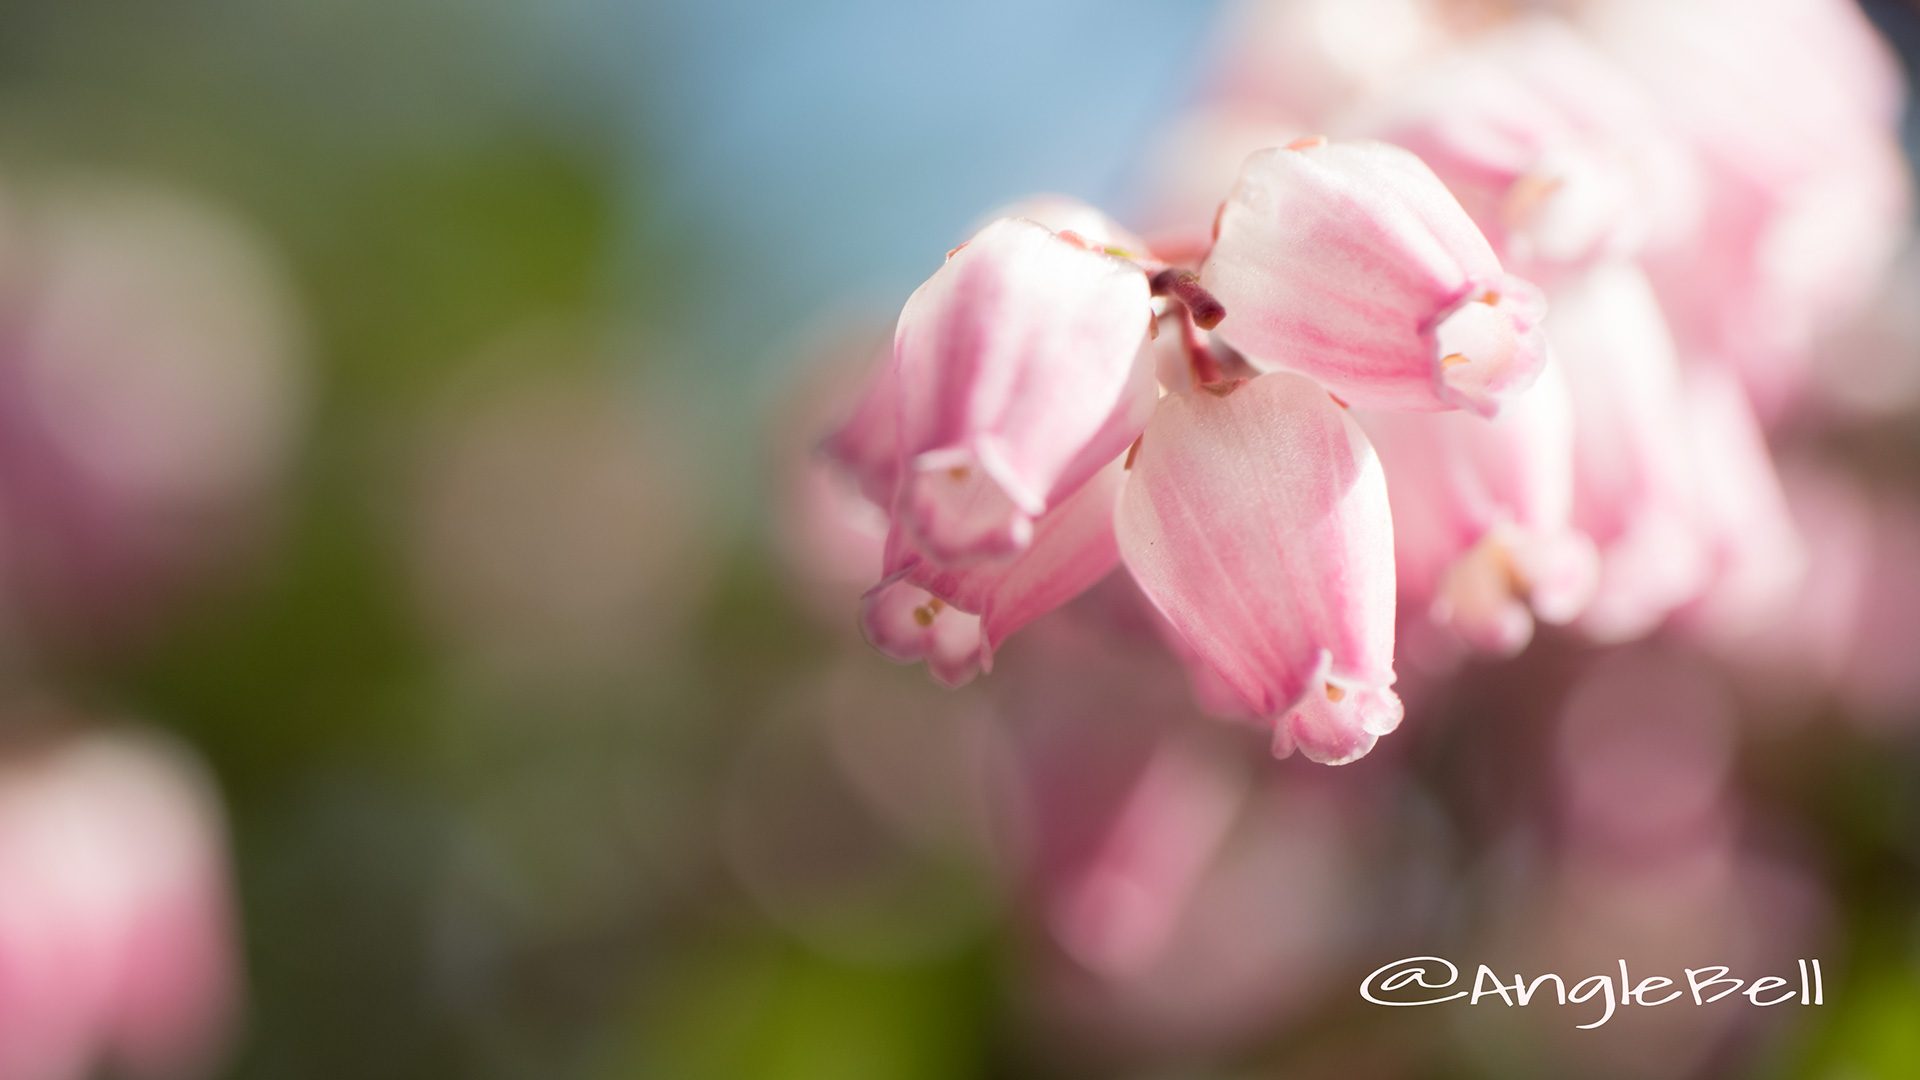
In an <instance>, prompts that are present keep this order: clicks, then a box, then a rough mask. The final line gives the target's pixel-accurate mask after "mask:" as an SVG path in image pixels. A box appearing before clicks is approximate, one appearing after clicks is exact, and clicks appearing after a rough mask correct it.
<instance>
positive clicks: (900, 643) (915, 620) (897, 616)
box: [860, 576, 981, 689]
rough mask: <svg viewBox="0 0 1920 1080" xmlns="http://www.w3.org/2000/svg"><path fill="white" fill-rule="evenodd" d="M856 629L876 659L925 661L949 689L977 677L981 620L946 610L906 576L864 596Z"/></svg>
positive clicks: (908, 662) (968, 613)
mask: <svg viewBox="0 0 1920 1080" xmlns="http://www.w3.org/2000/svg"><path fill="white" fill-rule="evenodd" d="M860 628H861V630H863V631H864V632H865V633H866V635H867V642H868V643H869V644H871V645H872V646H873V647H874V648H875V649H876V650H878V651H879V653H880V655H882V656H884V657H886V658H887V659H889V660H892V661H894V662H896V663H901V664H915V663H919V662H921V661H923V660H924V661H925V662H926V665H927V673H928V674H930V675H932V676H933V679H934V681H935V682H937V683H939V684H940V685H942V686H945V687H947V688H948V689H953V688H956V687H961V686H965V685H966V684H967V683H970V682H972V681H973V677H974V676H975V675H978V674H980V662H981V661H980V616H979V615H977V614H974V613H972V612H967V611H961V610H959V609H958V608H955V607H952V606H950V605H949V604H948V603H947V602H946V601H945V600H942V599H940V598H939V597H937V596H935V595H933V594H932V593H930V592H928V591H927V590H925V589H922V588H921V587H919V586H918V585H915V584H914V583H913V582H911V581H908V580H906V578H905V577H904V576H900V577H894V578H889V579H887V580H886V581H883V582H881V583H880V584H878V585H876V586H874V587H873V588H872V589H871V590H869V591H868V592H867V595H866V598H865V599H864V600H863V601H862V603H861V608H860Z"/></svg>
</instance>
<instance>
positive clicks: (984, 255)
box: [893, 218, 1154, 564]
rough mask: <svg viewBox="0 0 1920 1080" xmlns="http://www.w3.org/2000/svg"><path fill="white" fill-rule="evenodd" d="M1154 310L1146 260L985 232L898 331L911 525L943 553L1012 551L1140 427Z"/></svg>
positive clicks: (922, 542) (919, 541) (970, 556)
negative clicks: (1145, 347)
mask: <svg viewBox="0 0 1920 1080" xmlns="http://www.w3.org/2000/svg"><path fill="white" fill-rule="evenodd" d="M1151 317H1152V307H1151V304H1150V297H1149V294H1148V288H1147V279H1146V275H1145V274H1144V273H1142V272H1141V270H1140V268H1139V267H1138V266H1136V265H1135V264H1133V263H1131V262H1128V261H1126V260H1124V259H1120V258H1116V257H1113V256H1110V255H1107V254H1104V253H1102V252H1099V251H1094V250H1090V249H1089V248H1087V247H1085V246H1082V244H1080V243H1076V242H1074V240H1072V239H1068V238H1064V237H1063V236H1062V235H1061V234H1057V233H1054V232H1052V231H1050V230H1048V229H1046V228H1045V227H1043V226H1041V225H1038V224H1035V223H1033V222H1031V221H1024V220H1020V219H1017V218H1005V219H1002V220H999V221H996V222H994V223H992V224H990V225H988V226H987V227H986V228H984V229H982V230H981V231H980V232H979V233H977V234H976V235H975V236H974V238H973V239H972V240H970V241H969V242H967V243H966V244H964V245H962V246H961V247H960V248H959V249H957V250H956V251H955V252H954V253H953V254H952V255H950V256H949V257H948V259H947V262H946V265H944V266H942V267H941V268H940V270H939V271H938V272H937V273H935V274H934V275H933V277H932V278H930V279H929V280H928V281H927V282H926V284H924V285H922V286H921V287H920V288H919V290H918V291H916V292H915V293H914V294H913V296H912V298H910V299H909V300H908V301H907V305H906V308H905V310H903V311H902V312H901V313H900V325H899V329H898V331H897V333H896V335H895V338H894V372H893V377H894V378H895V379H896V380H897V382H898V389H897V391H896V393H897V395H898V399H899V418H900V419H899V422H900V429H899V439H900V463H901V477H900V481H899V491H898V494H897V501H896V503H895V506H894V514H895V520H896V523H897V524H899V525H900V526H902V527H903V528H904V529H905V530H906V531H907V534H908V536H909V537H910V538H911V540H912V542H913V544H914V546H916V547H917V548H919V549H920V550H921V551H922V552H924V553H925V554H926V556H927V557H928V558H930V559H933V560H934V561H937V562H942V563H950V564H960V563H965V562H968V561H973V560H979V559H988V558H1005V557H1007V556H1010V555H1013V554H1015V553H1017V552H1019V551H1021V550H1022V549H1024V548H1025V547H1026V546H1027V545H1028V544H1029V543H1031V542H1032V539H1033V533H1034V522H1035V521H1036V520H1037V519H1038V518H1039V517H1040V516H1041V515H1043V514H1045V513H1046V512H1047V511H1048V510H1050V509H1052V508H1053V507H1055V506H1058V505H1060V504H1061V503H1063V502H1065V501H1066V500H1067V498H1068V497H1070V496H1071V495H1072V494H1073V493H1074V492H1075V491H1077V490H1078V489H1079V487H1080V485H1081V484H1083V483H1085V482H1086V481H1087V479H1088V478H1090V477H1091V476H1092V475H1093V474H1094V473H1096V472H1098V471H1099V469H1100V468H1101V467H1102V466H1104V465H1106V464H1107V463H1108V462H1109V461H1112V460H1113V459H1114V458H1116V457H1118V456H1119V455H1120V453H1121V452H1122V451H1124V450H1125V449H1126V448H1127V446H1128V444H1129V443H1131V442H1132V441H1133V440H1134V438H1135V437H1136V436H1137V435H1138V434H1139V433H1140V429H1141V427H1142V425H1143V424H1144V423H1145V418H1146V413H1147V411H1148V410H1150V409H1151V408H1152V405H1153V400H1154V388H1153V376H1152V372H1151V370H1150V369H1149V368H1148V366H1147V365H1146V364H1144V363H1143V362H1141V356H1140V354H1141V345H1142V343H1143V342H1144V341H1145V340H1146V332H1147V324H1148V321H1149V319H1150V318H1151Z"/></svg>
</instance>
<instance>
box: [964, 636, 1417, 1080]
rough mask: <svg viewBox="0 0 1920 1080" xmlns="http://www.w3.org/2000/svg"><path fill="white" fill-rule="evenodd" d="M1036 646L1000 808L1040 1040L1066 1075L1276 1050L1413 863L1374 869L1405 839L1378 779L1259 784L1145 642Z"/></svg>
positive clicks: (1251, 766) (1372, 932)
mask: <svg viewBox="0 0 1920 1080" xmlns="http://www.w3.org/2000/svg"><path fill="white" fill-rule="evenodd" d="M1099 614H1104V613H1097V614H1096V617H1095V618H1093V619H1091V620H1090V626H1097V627H1099V628H1101V629H1106V628H1109V627H1110V625H1111V620H1110V619H1107V618H1104V617H1098V615H1099ZM1049 625H1050V626H1053V627H1059V626H1060V625H1062V624H1061V623H1060V622H1057V621H1056V622H1054V623H1050V624H1049ZM1044 640H1045V647H1044V648H1036V649H1032V650H1027V651H1025V652H1023V654H1022V656H1021V657H1020V658H1019V659H1018V660H1017V661H1010V668H1011V670H1010V671H1009V672H1007V673H1006V674H1007V675H1008V676H1009V677H1010V678H1012V679H1013V680H1015V684H1014V685H1012V687H1011V689H1013V690H1014V694H1013V695H1012V696H1011V697H1010V699H1009V701H1010V704H1009V714H1008V716H1007V717H1006V726H1007V729H1008V734H1007V741H1008V743H1009V745H1010V746H1011V747H1012V748H1013V753H1012V754H1011V755H1010V756H1009V757H1008V759H1007V765H1008V766H1009V772H1008V776H1007V779H1008V781H1009V783H1008V784H1007V785H1005V786H1004V787H1003V788H1000V789H996V790H997V794H996V801H997V802H999V803H1000V804H1002V807H1003V812H1004V815H1005V817H1006V819H1007V821H1008V829H1007V830H1006V835H1007V836H1008V842H1009V849H1010V851H1011V853H1012V854H1013V855H1014V857H1015V858H1014V866H1015V869H1016V872H1017V873H1018V874H1019V880H1021V881H1023V882H1024V883H1025V885H1026V889H1025V900H1026V902H1027V907H1028V914H1029V918H1030V921H1031V924H1032V926H1033V929H1034V931H1035V938H1036V940H1035V941H1034V943H1033V946H1034V947H1033V948H1031V949H1029V950H1026V951H1025V964H1026V965H1027V970H1028V971H1029V972H1030V973H1031V974H1030V977H1028V978H1026V979H1023V980H1022V984H1021V985H1022V989H1023V994H1022V998H1023V999H1024V1000H1022V1001H1021V1002H1020V1004H1022V1005H1023V1006H1025V1007H1026V1009H1027V1010H1028V1011H1029V1012H1030V1014H1031V1016H1032V1018H1033V1020H1034V1021H1035V1022H1037V1023H1038V1024H1039V1025H1041V1026H1042V1029H1043V1030H1044V1031H1046V1032H1047V1033H1048V1034H1049V1035H1051V1036H1052V1037H1053V1038H1052V1039H1051V1040H1050V1041H1052V1042H1053V1043H1054V1044H1055V1045H1056V1046H1058V1047H1061V1051H1060V1052H1061V1053H1062V1055H1063V1056H1066V1057H1069V1058H1070V1059H1071V1060H1072V1061H1073V1062H1074V1063H1075V1064H1076V1065H1077V1066H1079V1067H1080V1070H1086V1071H1093V1072H1098V1073H1103V1074H1104V1073H1108V1072H1112V1071H1114V1069H1115V1068H1116V1067H1117V1066H1118V1064H1119V1063H1120V1062H1123V1061H1124V1062H1125V1063H1127V1065H1128V1066H1129V1067H1132V1068H1136V1069H1137V1068H1139V1067H1140V1066H1141V1065H1142V1064H1143V1063H1146V1062H1152V1061H1158V1060H1162V1059H1165V1060H1168V1061H1177V1060H1190V1059H1191V1057H1192V1056H1193V1055H1195V1054H1202V1055H1208V1056H1212V1055H1218V1054H1220V1053H1222V1052H1223V1051H1226V1050H1229V1049H1231V1048H1233V1047H1235V1046H1238V1045H1242V1044H1244V1043H1246V1042H1248V1041H1251V1040H1254V1039H1259V1038H1263V1037H1267V1038H1270V1037H1272V1036H1273V1035H1274V1034H1276V1032H1277V1031H1279V1030H1280V1029H1282V1028H1283V1027H1284V1026H1285V1025H1287V1024H1289V1023H1292V1022H1294V1021H1296V1020H1297V1019H1298V1018H1300V1017H1301V1016H1302V1014H1303V1013H1305V1012H1306V1011H1307V1010H1308V1009H1310V1008H1312V1007H1313V1006H1314V1005H1315V1004H1317V1003H1319V1002H1320V1001H1321V1000H1322V999H1323V998H1325V997H1328V996H1331V995H1333V994H1344V993H1346V992H1347V991H1346V990H1345V985H1344V980H1340V981H1338V982H1336V981H1335V980H1334V979H1333V977H1332V976H1333V973H1334V972H1337V971H1339V970H1341V969H1342V966H1343V965H1345V964H1347V963H1349V962H1351V961H1352V958H1353V955H1354V951H1355V950H1357V949H1360V948H1363V947H1368V946H1372V945H1377V944H1378V940H1379V939H1378V935H1377V933H1376V931H1377V930H1378V929H1379V928H1380V927H1381V926H1382V925H1383V921H1384V918H1385V911H1386V909H1387V908H1388V907H1390V906H1391V904H1392V901H1389V900H1387V898H1388V897H1399V896H1402V895H1404V891H1403V890H1404V889H1406V888H1407V887H1408V886H1410V885H1411V884H1412V883H1413V881H1414V879H1416V878H1417V877H1418V872H1417V871H1415V870H1414V868H1415V867H1416V866H1418V865H1419V864H1421V862H1422V860H1421V859H1419V858H1418V857H1415V858H1397V857H1389V856H1387V854H1386V853H1385V852H1383V851H1382V850H1381V847H1380V845H1381V842H1382V840H1383V839H1385V838H1386V837H1389V836H1404V835H1405V834H1406V830H1405V828H1404V824H1405V823H1396V824H1395V827H1393V828H1387V827H1384V823H1383V818H1384V817H1385V813H1386V811H1387V810H1388V809H1389V806H1388V802H1387V800H1385V799H1383V798H1381V797H1380V796H1382V795H1384V794H1386V793H1388V792H1391V791H1393V790H1394V787H1393V783H1392V774H1385V775H1383V774H1381V773H1379V772H1377V771H1376V772H1372V773H1361V774H1357V775H1342V776H1341V777H1339V778H1338V779H1334V778H1330V777H1324V776H1320V775H1312V774H1308V773H1302V772H1297V771H1296V772H1288V773H1286V774H1285V775H1281V774H1277V773H1274V774H1270V773H1269V771H1268V770H1266V769H1264V768H1262V767H1260V763H1259V762H1258V761H1257V760H1256V758H1255V756H1254V753H1253V752H1254V751H1255V750H1256V748H1255V747H1253V746H1251V745H1249V744H1248V743H1247V742H1246V741H1245V740H1244V739H1243V738H1241V737H1240V733H1239V732H1236V731H1235V730H1234V729H1233V728H1223V727H1220V726H1218V725H1210V724H1205V723H1201V722H1198V721H1197V720H1195V719H1194V718H1193V717H1192V716H1191V713H1190V710H1189V708H1188V707H1187V706H1186V705H1185V703H1183V702H1181V701H1180V700H1179V699H1178V695H1179V693H1180V688H1179V685H1178V678H1177V671H1176V669H1175V668H1174V666H1173V665H1172V664H1171V663H1169V662H1168V659H1167V658H1166V657H1165V656H1164V655H1161V656H1159V657H1154V656H1153V655H1151V653H1150V652H1146V651H1144V649H1145V646H1146V643H1144V642H1140V641H1133V642H1131V643H1126V642H1118V641H1115V640H1112V639H1110V638H1100V637H1094V638H1092V639H1088V640H1074V639H1069V638H1068V637H1067V636H1066V635H1063V634H1060V633H1055V634H1053V635H1050V636H1047V637H1045V639H1044ZM1063 672H1064V673H1068V674H1069V675H1070V677H1069V678H1065V679H1063V678H1061V675H1062V673H1063ZM1023 677H1024V678H1028V679H1032V680H1034V682H1033V683H1032V684H1027V683H1020V682H1018V680H1020V679H1022V678H1023ZM1000 685H1008V684H1006V683H1002V684H1000ZM1373 767H1374V766H1373V763H1372V762H1369V763H1368V764H1367V765H1365V766H1359V767H1358V768H1363V769H1371V768H1373ZM1426 853H1427V854H1431V851H1430V850H1429V851H1427V852H1426ZM1382 868H1389V869H1387V870H1385V871H1383V870H1382ZM1383 873H1385V874H1390V875H1392V877H1393V883H1392V884H1391V885H1389V884H1387V883H1386V882H1383V881H1382V880H1381V875H1382V874H1383ZM1403 874H1404V875H1406V876H1405V877H1402V876H1401V875H1403ZM1069 1047H1070V1048H1071V1049H1067V1048H1069ZM1080 1070H1076V1071H1080Z"/></svg>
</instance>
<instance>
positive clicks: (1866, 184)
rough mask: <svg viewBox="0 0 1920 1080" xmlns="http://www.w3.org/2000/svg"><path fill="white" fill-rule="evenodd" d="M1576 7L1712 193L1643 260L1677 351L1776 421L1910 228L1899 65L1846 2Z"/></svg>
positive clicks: (1602, 2)
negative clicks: (1828, 337)
mask: <svg viewBox="0 0 1920 1080" xmlns="http://www.w3.org/2000/svg"><path fill="white" fill-rule="evenodd" d="M1577 8H1578V16H1579V23H1580V28H1581V29H1582V30H1583V31H1584V32H1585V33H1586V34H1587V35H1588V36H1589V38H1590V39H1591V40H1592V41H1594V42H1595V43H1596V44H1597V45H1598V46H1599V47H1600V48H1601V49H1602V50H1604V51H1606V52H1607V53H1608V54H1609V55H1610V56H1612V57H1613V58H1614V59H1615V60H1616V61H1617V62H1618V63H1619V64H1620V65H1621V66H1622V67H1623V68H1625V69H1627V70H1628V71H1630V72H1632V74H1633V75H1634V76H1635V77H1637V78H1638V79H1639V80H1640V81H1641V82H1642V83H1643V85H1645V86H1646V87H1647V89H1648V90H1649V92H1650V93H1651V94H1652V95H1653V96H1654V97H1655V98H1656V99H1657V100H1659V102H1660V103H1661V108H1662V112H1663V114H1664V115H1665V116H1666V118H1667V119H1668V120H1669V121H1670V122H1671V124H1672V126H1673V127H1674V128H1675V129H1676V130H1678V131H1680V132H1681V133H1682V134H1683V135H1684V137H1685V138H1686V140H1687V142H1688V145H1689V146H1690V147H1691V148H1692V150H1693V151H1694V154H1695V156H1696V158H1697V160H1698V162H1699V164H1700V167H1701V169H1702V174H1703V177H1704V180H1705V182H1706V184H1707V185H1708V190H1710V191H1711V193H1712V197H1711V198H1710V199H1708V200H1706V203H1705V206H1704V213H1703V214H1702V215H1701V219H1700V221H1699V222H1698V224H1697V226H1696V227H1695V228H1694V229H1693V230H1691V231H1688V232H1683V233H1678V234H1675V235H1673V236H1671V237H1669V241H1670V242H1669V243H1667V244H1666V245H1663V246H1662V247H1661V248H1660V250H1658V251H1657V252H1654V253H1651V254H1649V255H1648V257H1647V260H1646V262H1647V269H1648V272H1649V274H1650V275H1651V276H1652V278H1653V281H1654V283H1655V285H1656V286H1657V287H1658V290H1659V294H1660V297H1661V300H1662V302H1663V304H1664V305H1665V306H1666V311H1667V317H1668V320H1669V321H1670V323H1671V324H1672V326H1673V330H1674V334H1675V336H1676V338H1677V339H1678V341H1679V344H1680V347H1681V351H1682V354H1683V355H1685V356H1686V357H1687V358H1688V359H1689V360H1692V359H1695V358H1700V359H1711V360H1715V361H1717V362H1720V363H1723V364H1726V365H1727V366H1729V367H1731V368H1733V369H1734V370H1736V371H1738V372H1740V374H1741V377H1742V380H1743V382H1744V383H1745V384H1746V387H1747V390H1748V392H1749V394H1750V395H1751V396H1752V398H1753V400H1754V404H1755V407H1756V409H1757V410H1758V411H1759V413H1760V414H1761V416H1762V417H1763V418H1771V417H1773V416H1776V415H1778V414H1779V413H1780V412H1782V411H1783V410H1784V409H1785V408H1786V407H1788V406H1790V405H1791V404H1793V402H1794V399H1795V398H1796V397H1797V396H1798V394H1799V392H1800V391H1801V390H1803V389H1804V383H1805V381H1806V379H1807V378H1808V376H1809V373H1810V371H1811V368H1812V367H1813V364H1814V360H1815V356H1816V354H1815V352H1814V351H1813V350H1812V348H1811V346H1812V345H1814V344H1815V342H1816V339H1817V338H1818V336H1819V335H1820V334H1821V333H1822V332H1823V331H1825V330H1829V329H1831V328H1832V327H1834V326H1835V325H1837V324H1839V323H1841V322H1843V321H1844V320H1846V319H1847V318H1849V317H1851V316H1853V315H1854V314H1856V313H1857V312H1858V311H1859V310H1860V308H1861V307H1862V306H1863V304H1864V303H1865V302H1866V301H1867V300H1869V299H1870V298H1871V296H1872V292H1873V286H1874V283H1875V282H1876V281H1877V280H1878V279H1879V277H1880V275H1881V274H1882V273H1884V271H1885V270H1886V268H1887V266H1888V264H1889V263H1890V262H1891V260H1892V259H1893V257H1894V256H1895V255H1896V254H1897V252H1898V248H1899V244H1900V241H1901V239H1902V237H1904V235H1905V234H1906V232H1907V229H1906V220H1907V217H1908V214H1909V212H1910V203H1911V178H1910V176H1909V175H1908V169H1907V166H1906V163H1905V159H1904V157H1903V155H1902V154H1901V153H1900V146H1899V138H1898V128H1899V120H1898V118H1899V108H1900V102H1901V101H1903V100H1904V99H1905V96H1906V95H1905V88H1904V85H1903V79H1902V76H1901V72H1900V67H1899V64H1898V63H1897V61H1896V60H1895V58H1894V56H1893V54H1892V52H1891V50H1889V49H1888V48H1887V46H1886V43H1885V42H1884V41H1883V40H1882V39H1881V38H1880V35H1879V34H1878V33H1876V32H1875V31H1874V29H1873V27H1872V25H1871V23H1869V22H1868V20H1867V19H1866V18H1865V17H1864V15H1863V13H1862V12H1861V10H1860V7H1859V5H1858V4H1855V3H1851V2H1848V0H1691V2H1688V3H1672V2H1670V0H1586V2H1584V3H1581V4H1579V5H1577ZM1733 26H1737V27H1738V28H1739V32H1738V33H1728V32H1727V30H1728V27H1733Z"/></svg>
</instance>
